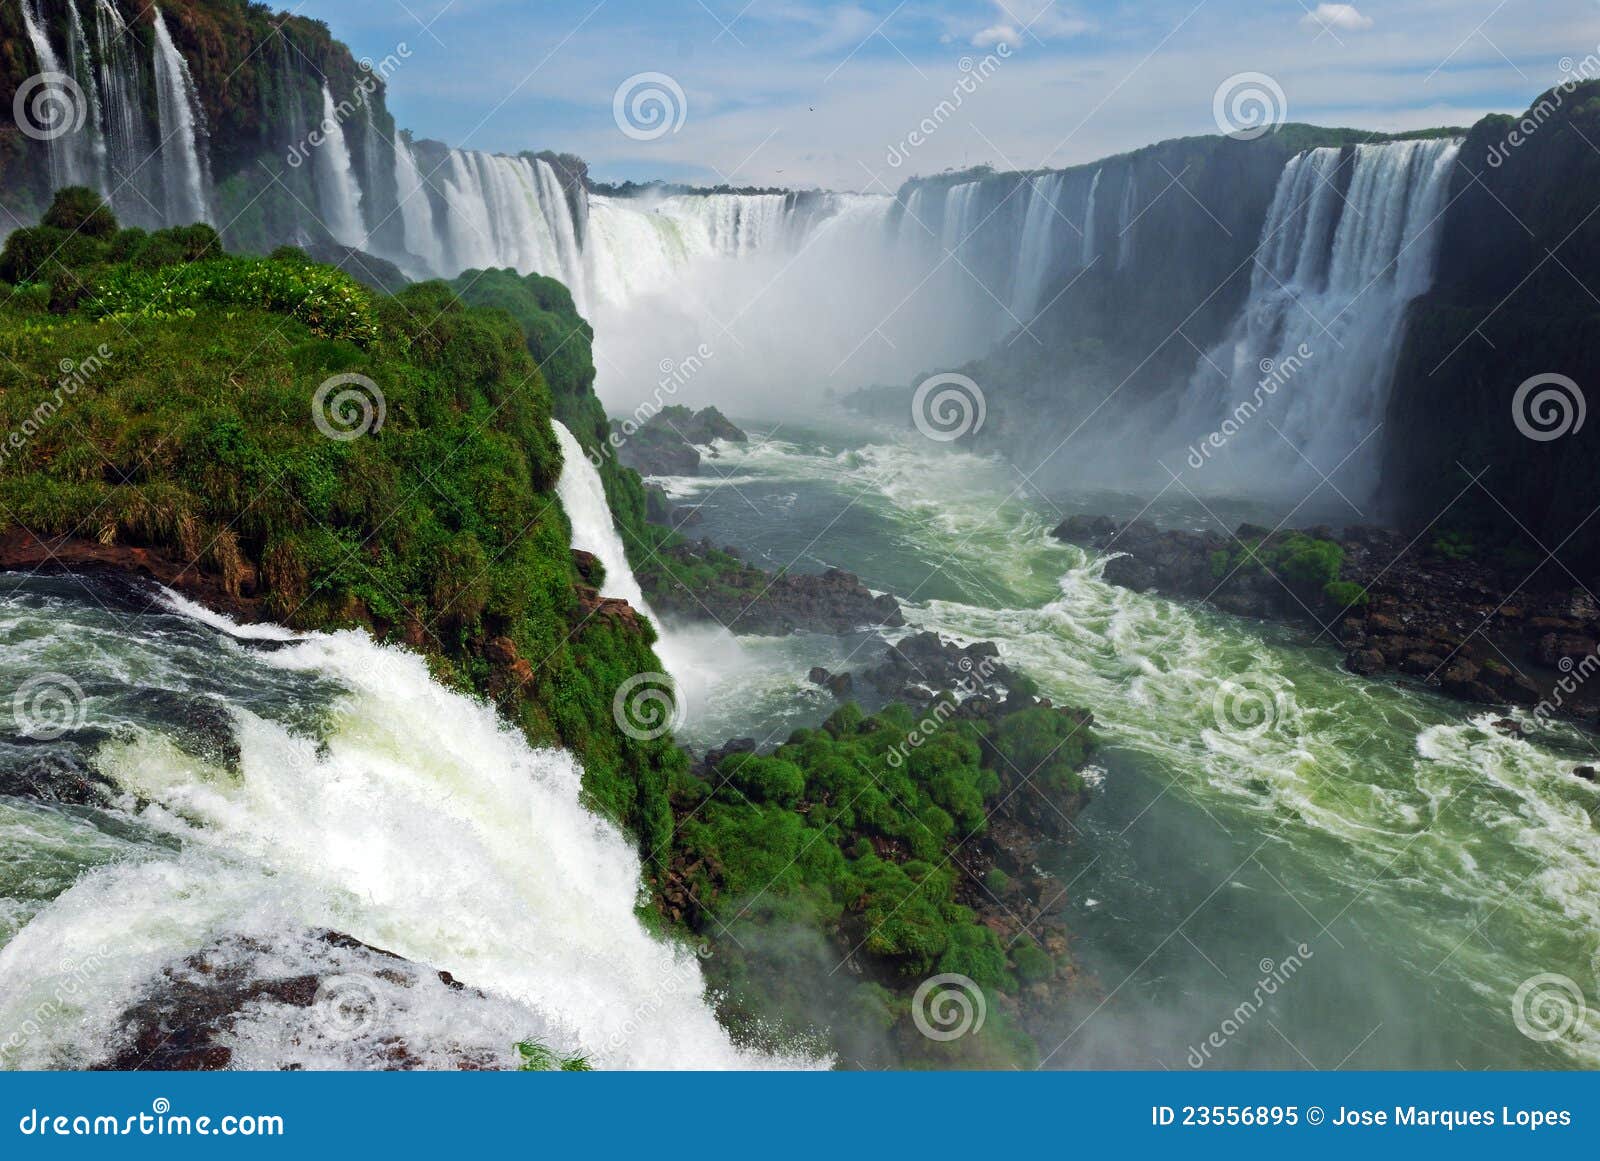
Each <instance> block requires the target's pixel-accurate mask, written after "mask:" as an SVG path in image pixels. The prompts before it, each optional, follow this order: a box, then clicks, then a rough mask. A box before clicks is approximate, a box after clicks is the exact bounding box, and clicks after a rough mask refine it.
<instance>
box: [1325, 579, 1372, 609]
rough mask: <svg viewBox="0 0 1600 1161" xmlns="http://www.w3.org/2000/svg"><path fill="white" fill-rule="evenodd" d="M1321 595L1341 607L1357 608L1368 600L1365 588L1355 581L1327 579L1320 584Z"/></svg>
mask: <svg viewBox="0 0 1600 1161" xmlns="http://www.w3.org/2000/svg"><path fill="white" fill-rule="evenodd" d="M1322 595H1323V596H1324V597H1326V598H1327V599H1328V601H1329V602H1330V603H1331V604H1334V605H1337V606H1338V607H1339V608H1341V609H1358V608H1360V607H1362V606H1363V605H1365V604H1366V603H1367V602H1368V600H1370V598H1369V597H1368V595H1367V590H1366V589H1364V588H1362V587H1361V586H1360V585H1359V584H1357V583H1356V582H1355V581H1329V582H1328V583H1327V584H1325V585H1323V586H1322Z"/></svg>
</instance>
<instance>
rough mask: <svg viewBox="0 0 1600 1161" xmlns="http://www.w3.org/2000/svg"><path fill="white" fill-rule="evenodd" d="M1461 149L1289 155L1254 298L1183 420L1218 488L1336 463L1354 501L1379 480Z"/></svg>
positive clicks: (1186, 405)
mask: <svg viewBox="0 0 1600 1161" xmlns="http://www.w3.org/2000/svg"><path fill="white" fill-rule="evenodd" d="M1459 151H1460V143H1459V142H1457V141H1452V140H1445V139H1438V140H1428V141H1399V142H1393V143H1388V144H1381V145H1359V146H1355V147H1354V148H1351V149H1339V148H1328V149H1314V150H1311V151H1309V152H1307V153H1302V154H1300V155H1298V156H1296V157H1295V158H1294V159H1293V160H1291V161H1290V162H1289V163H1288V165H1287V166H1285V168H1284V170H1283V174H1282V176H1281V178H1280V179H1279V182H1278V188H1277V192H1276V195H1275V196H1274V198H1273V202H1272V209H1271V211H1270V213H1269V214H1268V216H1267V221H1266V225H1265V227H1264V228H1263V230H1262V233H1261V241H1260V246H1259V248H1258V250H1257V252H1256V264H1255V269H1254V274H1253V278H1252V281H1251V288H1250V296H1249V301H1248V302H1247V303H1246V305H1245V307H1244V309H1243V310H1242V311H1241V312H1240V313H1239V317H1238V319H1237V320H1236V321H1235V323H1234V325H1233V328H1232V331H1231V332H1230V333H1229V334H1228V336H1227V337H1226V338H1225V339H1224V341H1223V342H1222V343H1221V344H1220V345H1219V346H1217V347H1216V349H1214V350H1212V351H1210V352H1208V353H1207V354H1206V355H1205V356H1203V357H1202V358H1201V359H1200V360H1199V362H1198V365H1197V367H1196V369H1195V372H1194V376H1193V378H1192V379H1191V381H1190V383H1189V385H1188V388H1187V391H1186V393H1185V394H1184V396H1183V398H1182V400H1181V403H1180V409H1179V414H1178V419H1177V422H1176V424H1175V427H1174V434H1175V436H1176V437H1177V440H1176V442H1180V443H1182V444H1184V445H1186V446H1187V447H1188V448H1189V452H1188V456H1187V458H1188V461H1189V466H1190V467H1191V468H1192V469H1194V472H1193V478H1194V479H1196V480H1198V481H1200V482H1201V483H1203V484H1204V485H1205V486H1206V487H1207V489H1208V490H1215V489H1216V488H1218V487H1221V488H1237V487H1238V486H1240V485H1241V483H1242V482H1244V481H1246V480H1252V479H1253V480H1256V481H1260V480H1263V479H1266V480H1272V481H1274V486H1275V487H1281V486H1282V485H1283V484H1285V483H1290V482H1294V481H1300V482H1303V483H1305V484H1307V485H1309V484H1315V483H1317V482H1318V481H1319V480H1320V479H1321V477H1322V476H1323V475H1324V474H1331V475H1333V476H1334V478H1335V481H1336V483H1338V484H1339V485H1340V486H1342V487H1344V489H1345V491H1347V492H1349V493H1351V502H1352V503H1354V502H1357V501H1359V499H1360V495H1359V494H1357V493H1360V492H1362V491H1364V490H1366V489H1369V488H1370V487H1371V483H1372V480H1373V477H1374V473H1373V463H1374V459H1375V457H1376V455H1377V454H1378V451H1379V447H1380V442H1379V439H1378V438H1377V435H1378V430H1379V428H1380V426H1381V424H1382V421H1383V413H1384V408H1385V406H1386V405H1387V402H1388V395H1389V387H1390V384H1391V378H1392V372H1393V362H1394V359H1395V356H1396V350H1397V346H1398V343H1399V339H1400V337H1401V334H1402V330H1403V327H1404V323H1405V307H1406V304H1407V303H1409V302H1410V301H1411V300H1412V299H1413V298H1415V297H1416V296H1417V295H1419V294H1421V293H1422V292H1424V291H1425V290H1427V289H1428V288H1429V286H1430V285H1431V283H1432V280H1433V270H1434V261H1435V258H1436V257H1437V252H1438V239H1439V233H1440V231H1439V230H1438V228H1437V222H1438V219H1439V217H1440V216H1441V215H1442V213H1443V211H1444V208H1445V199H1446V197H1447V196H1448V191H1449V186H1450V175H1451V172H1452V170H1453V167H1454V165H1455V161H1456V156H1457V154H1458V153H1459ZM1213 435H1215V436H1216V438H1212V436H1213Z"/></svg>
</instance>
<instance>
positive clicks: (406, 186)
mask: <svg viewBox="0 0 1600 1161" xmlns="http://www.w3.org/2000/svg"><path fill="white" fill-rule="evenodd" d="M394 183H395V188H396V189H397V190H398V192H399V196H400V221H401V223H402V225H403V227H404V230H405V247H406V250H407V252H408V253H410V254H413V255H415V256H416V257H417V258H418V259H419V260H421V262H422V263H423V265H424V266H425V267H427V269H428V270H429V271H432V272H438V271H441V270H443V269H444V247H443V245H442V243H441V240H440V238H439V234H438V232H437V230H435V228H434V224H433V202H431V201H430V200H429V199H428V191H427V190H426V189H425V188H424V187H423V184H422V174H421V173H420V172H419V171H418V169H417V159H416V155H415V154H413V153H412V152H411V144H410V142H408V141H407V140H406V139H405V137H404V136H403V135H401V134H398V133H397V134H395V139H394Z"/></svg>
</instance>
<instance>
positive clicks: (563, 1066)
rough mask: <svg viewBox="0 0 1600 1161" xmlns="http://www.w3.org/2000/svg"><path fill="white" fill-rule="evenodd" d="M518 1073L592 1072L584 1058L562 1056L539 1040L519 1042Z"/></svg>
mask: <svg viewBox="0 0 1600 1161" xmlns="http://www.w3.org/2000/svg"><path fill="white" fill-rule="evenodd" d="M517 1071H518V1072H592V1071H594V1070H593V1069H592V1068H591V1067H590V1066H589V1061H588V1059H587V1058H586V1057H583V1056H562V1055H561V1054H560V1053H558V1052H557V1051H556V1050H555V1049H553V1048H550V1047H549V1046H547V1045H544V1044H541V1043H539V1041H537V1040H519V1041H517Z"/></svg>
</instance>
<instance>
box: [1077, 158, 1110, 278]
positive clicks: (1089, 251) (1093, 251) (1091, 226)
mask: <svg viewBox="0 0 1600 1161" xmlns="http://www.w3.org/2000/svg"><path fill="white" fill-rule="evenodd" d="M1104 172H1105V171H1104V170H1101V169H1097V170H1095V171H1094V178H1093V179H1092V180H1091V181H1090V182H1089V201H1088V204H1087V206H1085V208H1084V211H1083V259H1082V261H1081V262H1080V263H1079V265H1080V266H1088V265H1090V264H1091V263H1093V262H1094V260H1095V259H1096V258H1098V257H1099V256H1100V244H1099V231H1098V230H1097V229H1096V228H1095V220H1094V211H1095V201H1096V199H1097V198H1098V197H1099V196H1100V175H1101V174H1102V173H1104Z"/></svg>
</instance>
